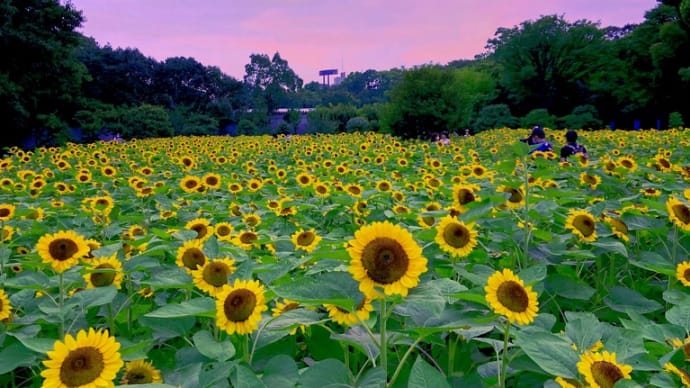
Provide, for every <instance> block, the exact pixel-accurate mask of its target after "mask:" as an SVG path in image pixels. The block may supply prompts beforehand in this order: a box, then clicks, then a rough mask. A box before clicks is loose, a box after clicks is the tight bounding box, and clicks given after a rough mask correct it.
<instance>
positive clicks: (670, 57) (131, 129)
mask: <svg viewBox="0 0 690 388" xmlns="http://www.w3.org/2000/svg"><path fill="white" fill-rule="evenodd" d="M650 6H653V8H652V9H650V10H649V11H648V12H647V13H646V14H645V20H644V21H643V22H642V23H640V24H638V25H626V26H622V27H616V26H609V27H601V26H600V25H599V24H598V23H594V22H591V21H588V20H577V21H574V22H568V21H567V20H565V18H564V16H561V15H546V16H541V17H540V18H538V19H536V20H528V21H524V22H522V23H521V24H520V25H517V26H513V27H509V28H508V27H500V28H498V29H497V31H496V33H495V35H494V36H493V37H492V38H490V39H488V41H487V44H486V48H485V52H483V53H480V54H478V55H477V56H475V58H473V59H471V60H457V61H452V62H450V63H447V64H431V63H430V64H423V65H420V66H416V67H414V68H411V69H402V68H397V69H390V70H367V71H364V72H353V73H350V74H349V75H347V76H346V77H345V78H344V79H343V80H342V82H340V83H339V84H338V85H333V86H329V87H325V86H323V85H321V84H319V83H318V82H310V83H307V84H304V82H303V80H302V79H301V78H300V77H299V76H298V75H297V74H295V72H294V71H293V70H292V69H291V68H290V66H289V64H288V61H287V60H286V59H285V58H282V57H281V56H280V54H279V53H277V52H276V53H275V54H273V55H272V56H269V55H268V54H262V53H256V54H252V55H250V58H249V63H248V64H247V65H246V66H245V76H244V78H243V79H242V80H238V79H235V78H233V77H231V76H228V75H226V74H224V73H223V72H222V71H221V70H220V69H219V68H218V67H215V66H206V65H203V64H201V63H199V62H198V61H196V60H195V59H194V58H184V57H173V58H168V59H166V60H164V61H157V60H154V59H152V58H150V57H147V56H145V55H144V54H142V53H141V52H140V51H139V50H138V49H136V48H125V49H123V48H112V47H110V46H109V45H105V46H99V45H98V43H97V42H96V41H94V40H93V39H92V38H89V37H85V36H83V35H82V34H80V33H79V32H77V31H76V29H77V28H78V27H79V26H81V24H82V22H83V15H82V13H81V12H80V11H79V10H77V9H76V8H74V6H73V5H72V4H71V3H70V2H67V3H65V4H61V3H60V2H59V1H55V0H9V1H5V2H2V3H0V11H1V13H0V14H2V15H3V16H2V18H0V50H2V52H5V53H11V54H9V55H6V56H5V58H4V59H3V60H2V61H0V114H1V115H2V116H1V117H2V122H1V123H0V126H2V128H3V136H2V140H0V146H11V145H21V144H25V145H26V144H27V143H26V142H27V139H29V140H31V141H30V142H29V143H30V144H29V146H31V145H49V144H60V143H63V142H65V141H69V140H72V141H74V140H81V141H93V140H97V139H99V138H108V137H109V136H114V135H115V134H118V135H119V136H121V137H123V138H133V137H137V138H142V137H150V136H174V135H208V134H219V133H241V134H257V133H276V132H283V133H288V132H294V131H297V130H298V123H299V122H300V119H301V114H300V113H299V112H298V111H297V109H299V108H313V110H311V111H310V112H309V114H308V115H309V127H308V129H306V130H307V131H310V132H343V131H360V130H377V131H387V132H390V133H393V134H395V135H400V136H403V137H425V136H427V135H428V134H430V133H434V132H445V131H463V130H464V129H465V128H470V129H471V131H472V132H478V131H482V130H486V129H489V128H495V127H529V126H532V125H536V124H539V125H543V126H546V127H551V128H591V129H599V128H604V127H612V128H625V129H632V128H635V127H642V128H667V127H674V126H681V125H683V118H688V117H690V105H688V104H686V103H685V96H687V95H688V92H690V0H659V1H657V2H656V4H654V3H652V4H650ZM278 108H287V109H288V111H287V113H285V114H284V116H283V117H281V118H280V119H281V120H280V123H279V125H277V126H276V123H275V122H274V118H275V116H276V112H277V109H278Z"/></svg>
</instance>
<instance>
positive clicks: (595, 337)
mask: <svg viewBox="0 0 690 388" xmlns="http://www.w3.org/2000/svg"><path fill="white" fill-rule="evenodd" d="M603 326H604V324H602V323H601V322H599V320H597V319H596V317H594V316H592V315H589V314H583V315H578V316H576V317H575V318H574V319H568V323H567V324H566V325H565V334H566V335H567V336H568V337H569V338H570V339H571V340H572V341H573V343H574V344H575V346H577V350H578V351H580V352H584V351H585V350H587V349H589V348H590V347H591V346H592V345H594V344H595V343H596V342H597V341H599V340H600V339H601V336H602V334H603V331H604V329H603Z"/></svg>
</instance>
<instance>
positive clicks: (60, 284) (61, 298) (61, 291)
mask: <svg viewBox="0 0 690 388" xmlns="http://www.w3.org/2000/svg"><path fill="white" fill-rule="evenodd" d="M58 294H59V295H58V307H59V310H60V313H59V314H60V326H59V328H58V334H59V335H60V339H64V338H65V314H64V312H63V311H62V307H63V306H64V305H65V281H64V276H63V275H62V272H60V273H58Z"/></svg>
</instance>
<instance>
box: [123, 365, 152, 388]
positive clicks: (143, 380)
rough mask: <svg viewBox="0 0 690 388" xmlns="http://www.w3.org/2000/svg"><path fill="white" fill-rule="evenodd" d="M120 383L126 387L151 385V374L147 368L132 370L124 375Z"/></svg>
mask: <svg viewBox="0 0 690 388" xmlns="http://www.w3.org/2000/svg"><path fill="white" fill-rule="evenodd" d="M122 381H123V382H124V384H127V385H134V384H149V383H153V374H152V373H151V370H150V369H149V368H143V367H142V368H133V369H132V370H130V371H129V372H127V373H125V375H124V376H123V377H122Z"/></svg>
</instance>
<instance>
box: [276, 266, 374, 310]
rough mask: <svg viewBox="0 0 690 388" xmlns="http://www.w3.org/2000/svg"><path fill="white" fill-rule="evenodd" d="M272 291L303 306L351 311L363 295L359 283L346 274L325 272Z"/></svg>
mask: <svg viewBox="0 0 690 388" xmlns="http://www.w3.org/2000/svg"><path fill="white" fill-rule="evenodd" d="M273 291H274V292H275V293H276V294H277V295H278V296H281V297H283V298H285V299H292V300H294V301H298V302H300V303H302V304H304V305H321V304H333V305H336V306H339V307H342V308H344V309H346V310H350V311H351V310H353V309H354V307H355V306H356V305H357V304H358V303H359V302H360V301H362V299H363V298H364V295H363V294H362V293H361V292H360V291H359V283H358V282H356V281H355V280H354V279H353V278H352V276H351V275H350V274H349V273H347V272H326V273H320V274H315V275H312V276H305V277H302V278H297V279H294V280H293V281H290V282H286V283H282V284H279V285H276V286H275V287H274V288H273Z"/></svg>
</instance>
